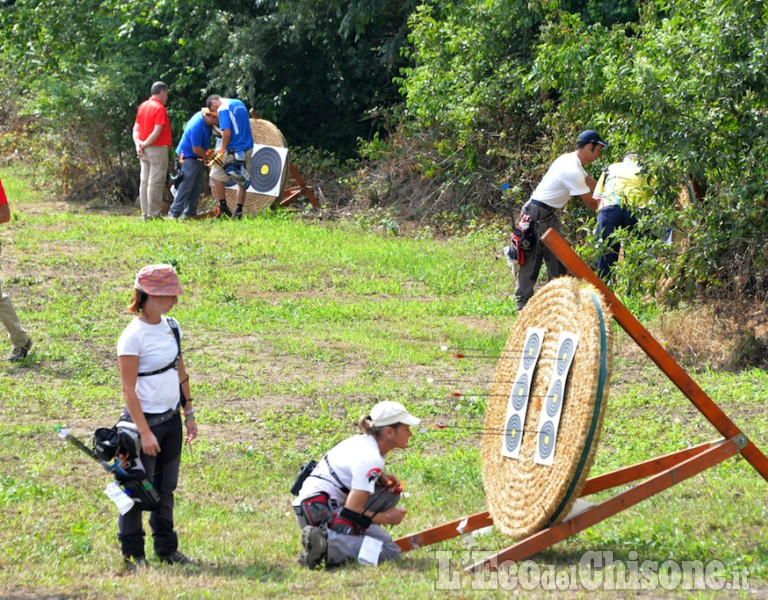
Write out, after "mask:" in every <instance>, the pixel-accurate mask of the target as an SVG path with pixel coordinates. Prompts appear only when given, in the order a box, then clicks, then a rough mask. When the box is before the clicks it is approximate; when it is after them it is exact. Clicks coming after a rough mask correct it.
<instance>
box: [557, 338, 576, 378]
mask: <svg viewBox="0 0 768 600" xmlns="http://www.w3.org/2000/svg"><path fill="white" fill-rule="evenodd" d="M573 351H574V348H573V340H572V339H570V338H567V339H565V340H563V343H562V345H561V346H560V350H559V351H558V353H557V374H558V375H560V376H562V375H563V374H564V373H565V368H566V367H567V366H568V361H569V360H570V359H571V357H572V356H573Z"/></svg>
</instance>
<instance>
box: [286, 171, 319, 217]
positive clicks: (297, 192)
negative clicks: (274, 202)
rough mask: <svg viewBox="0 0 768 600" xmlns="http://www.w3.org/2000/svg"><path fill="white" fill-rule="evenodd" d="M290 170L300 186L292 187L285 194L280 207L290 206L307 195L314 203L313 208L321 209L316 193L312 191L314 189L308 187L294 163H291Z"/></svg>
mask: <svg viewBox="0 0 768 600" xmlns="http://www.w3.org/2000/svg"><path fill="white" fill-rule="evenodd" d="M288 168H289V170H290V171H291V175H292V176H293V178H294V179H295V180H296V182H297V183H298V184H299V185H298V186H293V187H290V188H288V189H287V190H285V191H284V192H283V197H282V199H281V200H280V206H288V205H289V204H291V203H292V202H293V201H295V200H296V198H298V197H299V196H301V195H306V196H307V198H309V201H310V202H311V203H312V206H314V207H315V208H321V206H320V201H319V200H318V199H317V196H315V192H313V191H312V188H311V187H310V186H308V185H307V182H306V181H304V179H303V178H302V177H301V175H300V174H299V170H298V169H297V168H296V167H295V166H293V163H289V165H288Z"/></svg>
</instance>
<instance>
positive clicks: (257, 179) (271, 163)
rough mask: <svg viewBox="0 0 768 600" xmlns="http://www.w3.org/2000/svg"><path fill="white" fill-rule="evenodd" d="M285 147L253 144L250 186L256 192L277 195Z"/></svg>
mask: <svg viewBox="0 0 768 600" xmlns="http://www.w3.org/2000/svg"><path fill="white" fill-rule="evenodd" d="M287 156H288V149H287V148H278V147H277V146H262V145H258V144H254V146H253V155H252V157H251V187H252V188H253V190H254V191H255V192H256V193H258V194H264V195H265V196H279V195H280V184H281V182H282V179H283V170H284V169H285V159H286V157H287Z"/></svg>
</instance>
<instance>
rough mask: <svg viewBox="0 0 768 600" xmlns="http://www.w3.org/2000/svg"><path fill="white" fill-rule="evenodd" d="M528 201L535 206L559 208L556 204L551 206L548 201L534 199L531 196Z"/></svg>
mask: <svg viewBox="0 0 768 600" xmlns="http://www.w3.org/2000/svg"><path fill="white" fill-rule="evenodd" d="M528 202H530V203H531V204H533V205H534V206H541V207H543V208H551V209H552V210H557V209H556V208H555V207H554V206H550V205H549V204H547V203H546V202H542V201H541V200H534V199H533V198H531V199H530V200H529V201H528Z"/></svg>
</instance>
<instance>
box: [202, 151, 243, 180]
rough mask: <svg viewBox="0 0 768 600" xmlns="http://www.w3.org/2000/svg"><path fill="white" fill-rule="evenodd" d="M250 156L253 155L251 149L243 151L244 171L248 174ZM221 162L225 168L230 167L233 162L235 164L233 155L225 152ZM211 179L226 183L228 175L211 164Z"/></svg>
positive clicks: (228, 178)
mask: <svg viewBox="0 0 768 600" xmlns="http://www.w3.org/2000/svg"><path fill="white" fill-rule="evenodd" d="M252 155H253V148H251V149H250V150H246V151H245V169H246V171H248V172H249V173H250V172H251V156H252ZM222 162H223V163H224V166H225V167H228V166H229V165H231V164H232V163H233V162H235V155H234V153H231V152H225V153H224V156H223V157H222ZM211 177H212V178H213V179H215V180H216V181H224V182H227V181H229V180H230V176H229V173H227V172H226V171H225V170H224V169H222V168H221V167H220V166H219V165H217V164H216V163H213V165H211Z"/></svg>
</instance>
